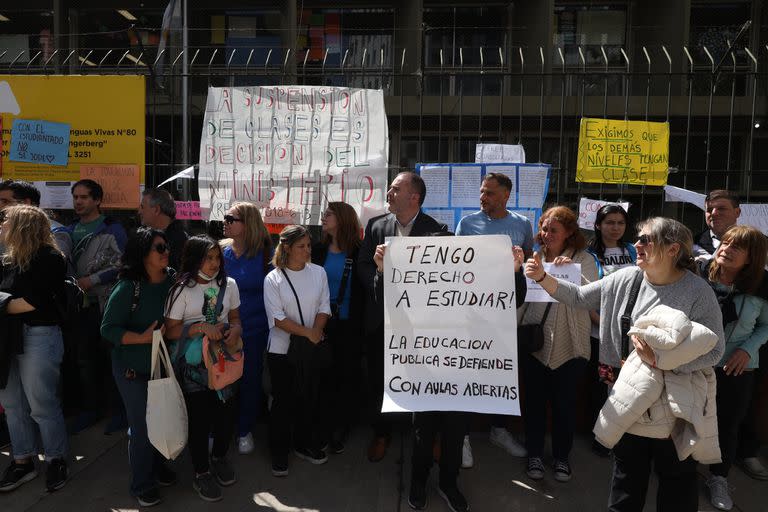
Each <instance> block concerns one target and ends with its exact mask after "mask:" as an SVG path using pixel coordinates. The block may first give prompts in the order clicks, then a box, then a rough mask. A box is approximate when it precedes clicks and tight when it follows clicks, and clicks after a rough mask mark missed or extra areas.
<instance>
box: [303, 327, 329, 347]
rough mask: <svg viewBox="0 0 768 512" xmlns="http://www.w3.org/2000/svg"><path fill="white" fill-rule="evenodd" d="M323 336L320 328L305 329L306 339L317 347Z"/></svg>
mask: <svg viewBox="0 0 768 512" xmlns="http://www.w3.org/2000/svg"><path fill="white" fill-rule="evenodd" d="M324 336H325V334H324V333H323V329H322V328H320V327H307V338H309V341H311V342H312V343H314V344H315V345H317V344H318V343H320V342H321V341H323V337H324Z"/></svg>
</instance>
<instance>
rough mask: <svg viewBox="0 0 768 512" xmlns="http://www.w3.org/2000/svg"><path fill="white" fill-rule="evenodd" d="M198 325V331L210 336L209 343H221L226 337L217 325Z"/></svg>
mask: <svg viewBox="0 0 768 512" xmlns="http://www.w3.org/2000/svg"><path fill="white" fill-rule="evenodd" d="M197 325H198V329H200V333H201V334H203V335H205V336H208V340H209V341H219V340H220V339H222V338H223V337H224V334H222V332H221V330H220V329H219V328H218V327H216V326H215V325H211V324H209V323H205V322H200V323H199V324H197Z"/></svg>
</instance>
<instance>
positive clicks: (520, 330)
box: [517, 302, 552, 354]
mask: <svg viewBox="0 0 768 512" xmlns="http://www.w3.org/2000/svg"><path fill="white" fill-rule="evenodd" d="M551 307H552V303H551V302H550V303H549V304H547V308H546V309H545V310H544V316H543V317H542V318H541V321H540V322H539V323H538V324H525V323H523V320H524V319H525V315H526V313H528V308H530V306H528V307H526V309H525V313H523V318H521V319H520V324H521V325H518V326H517V350H518V352H519V353H521V354H531V353H533V352H538V351H539V350H541V347H543V346H544V323H545V322H546V321H547V316H548V315H549V309H550V308H551Z"/></svg>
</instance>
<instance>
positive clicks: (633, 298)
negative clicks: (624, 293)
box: [621, 271, 643, 360]
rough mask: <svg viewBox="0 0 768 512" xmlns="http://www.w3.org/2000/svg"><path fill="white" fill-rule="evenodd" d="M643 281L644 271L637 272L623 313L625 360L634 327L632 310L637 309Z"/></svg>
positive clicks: (622, 343)
mask: <svg viewBox="0 0 768 512" xmlns="http://www.w3.org/2000/svg"><path fill="white" fill-rule="evenodd" d="M642 283H643V272H642V271H640V272H637V274H635V279H634V281H632V289H631V290H630V292H629V298H628V299H627V306H626V307H625V308H624V314H623V315H621V359H622V360H625V359H626V358H627V356H628V355H629V328H630V327H632V310H633V309H635V302H637V295H638V294H639V293H640V285H641V284H642Z"/></svg>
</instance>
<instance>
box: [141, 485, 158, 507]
mask: <svg viewBox="0 0 768 512" xmlns="http://www.w3.org/2000/svg"><path fill="white" fill-rule="evenodd" d="M136 500H138V502H139V506H142V507H154V506H155V505H158V504H160V503H162V502H163V498H161V497H160V494H159V493H158V492H157V489H154V488H153V489H149V490H148V491H145V492H143V493H141V494H139V495H138V496H136Z"/></svg>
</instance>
